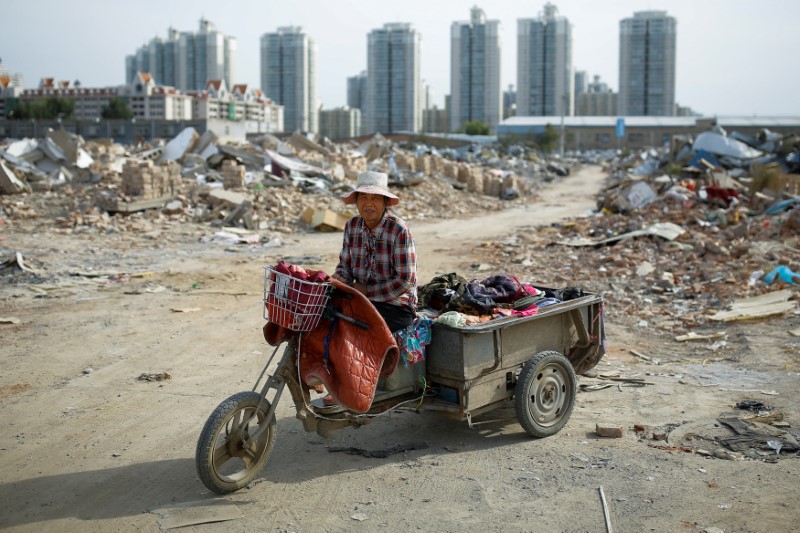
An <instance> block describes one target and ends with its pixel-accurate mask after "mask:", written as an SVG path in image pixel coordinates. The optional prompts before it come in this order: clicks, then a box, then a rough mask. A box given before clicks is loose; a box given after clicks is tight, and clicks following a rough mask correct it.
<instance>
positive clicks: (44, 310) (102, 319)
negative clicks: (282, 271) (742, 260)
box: [0, 167, 800, 532]
mask: <svg viewBox="0 0 800 533" xmlns="http://www.w3.org/2000/svg"><path fill="white" fill-rule="evenodd" d="M602 177H603V176H602V174H601V173H600V171H599V169H596V168H592V167H589V168H586V169H584V170H583V171H582V172H581V173H578V174H576V175H573V176H571V177H568V178H566V179H563V180H561V181H559V182H557V183H555V184H552V185H551V186H550V187H549V188H547V189H545V190H543V191H541V197H542V201H541V202H538V203H536V204H531V205H528V206H525V207H520V208H515V209H512V210H508V211H501V212H498V213H494V214H490V215H488V216H481V217H480V218H475V219H470V220H445V221H441V222H424V223H420V224H416V225H414V226H413V228H412V229H413V232H414V234H415V237H416V241H417V245H418V249H419V257H420V279H421V280H422V281H425V280H427V279H430V277H432V276H433V275H434V274H436V273H439V272H445V271H464V270H467V269H469V268H471V266H470V265H474V264H478V263H480V261H481V259H480V250H479V248H480V244H481V242H483V241H485V240H490V239H495V240H497V239H502V238H503V235H504V233H505V232H506V231H508V230H509V229H510V228H511V227H523V226H529V225H533V224H540V223H551V222H554V221H556V220H558V219H560V218H562V217H568V216H572V215H577V214H580V213H583V212H584V211H586V210H587V209H590V208H592V207H594V205H595V201H594V195H595V193H596V192H597V191H598V190H599V189H600V187H601V181H602ZM34 228H35V226H32V225H29V226H26V225H24V224H23V225H21V226H19V225H18V226H15V227H14V228H7V227H6V228H4V229H2V230H0V231H2V232H3V233H0V237H2V240H0V249H2V250H3V251H4V254H6V253H8V252H9V251H19V252H22V253H23V254H24V255H25V257H28V258H31V259H33V260H35V261H36V262H38V264H41V265H44V267H46V268H47V270H48V271H50V272H53V271H57V272H61V273H63V276H61V277H60V281H59V282H58V283H52V282H50V283H36V282H35V280H34V281H32V282H31V283H28V284H18V283H8V284H6V285H5V286H2V287H0V317H15V318H17V319H18V320H19V323H18V324H2V325H0V335H2V348H0V362H2V365H3V369H4V371H3V373H2V376H1V377H0V412H2V418H0V429H2V431H0V527H1V528H3V529H6V530H9V531H42V530H45V531H76V532H77V531H80V532H87V531H88V532H91V531H160V530H162V526H166V525H169V522H165V521H164V520H166V519H165V516H166V514H165V512H161V513H155V512H151V511H154V510H159V509H164V508H169V507H172V506H178V505H180V504H187V503H190V502H205V503H206V504H207V505H206V507H196V508H195V511H196V512H197V513H202V514H203V516H211V514H210V513H212V511H214V512H216V513H217V515H216V516H218V517H223V516H227V517H232V518H234V519H232V520H230V521H226V522H220V523H208V524H204V525H196V526H191V527H189V528H186V529H184V530H187V529H188V530H190V531H273V530H275V531H376V530H386V531H410V530H420V531H454V532H456V531H481V532H482V531H487V530H489V531H605V519H604V509H603V504H602V500H601V497H600V493H601V490H600V487H602V494H603V496H604V497H605V501H606V508H607V511H608V513H609V518H610V520H611V523H612V524H613V526H614V530H615V531H647V530H653V531H703V530H705V529H706V528H714V527H716V528H719V530H724V531H726V532H729V531H765V532H766V531H791V530H793V529H795V528H796V525H795V524H796V523H797V522H798V518H800V512H799V511H798V510H797V508H796V501H795V500H796V497H795V496H794V495H795V494H796V480H797V479H798V474H800V467H798V461H797V459H791V458H790V459H784V458H781V459H780V460H778V461H776V462H774V463H770V462H765V461H761V460H748V459H745V458H741V457H738V458H735V460H734V459H732V460H725V459H721V458H715V457H713V455H712V456H710V457H709V456H704V455H701V454H698V453H690V452H689V451H686V450H683V449H682V447H681V446H680V445H678V442H682V441H683V439H684V438H690V437H691V438H695V437H692V435H699V437H696V438H699V439H703V438H710V437H711V436H713V435H714V434H715V432H719V431H720V429H719V428H718V427H715V424H716V418H717V417H718V416H719V415H720V413H723V412H726V411H730V410H731V409H732V406H733V405H734V404H735V403H736V402H737V401H739V400H741V399H743V398H746V397H754V398H756V399H760V400H763V401H764V402H768V403H770V404H771V405H773V406H775V407H776V408H777V409H778V410H781V411H782V412H783V413H784V414H785V415H786V418H785V419H786V420H788V421H789V422H791V423H792V425H797V423H798V422H797V420H796V419H797V414H796V413H797V408H796V406H797V404H798V401H797V400H798V397H800V394H798V392H797V391H796V388H797V387H796V384H797V376H798V373H797V371H798V368H797V366H796V363H795V360H796V352H797V348H796V347H794V348H792V350H794V351H790V350H788V351H787V348H786V347H787V346H788V345H790V341H789V340H788V339H787V336H786V333H785V331H786V329H787V327H788V325H789V324H787V322H785V321H783V322H772V323H770V324H768V325H766V326H764V325H760V326H759V325H739V326H736V327H732V328H730V330H731V331H730V333H729V336H728V338H729V339H731V345H734V344H735V348H734V349H733V352H732V354H733V359H729V360H725V361H721V362H719V361H718V362H713V363H710V364H708V363H706V364H704V361H705V360H706V357H705V355H704V354H705V353H706V352H703V351H702V350H698V349H695V348H687V347H686V346H685V345H681V346H676V345H675V343H674V342H671V339H669V338H665V337H664V336H663V335H660V334H657V333H654V332H651V331H649V330H647V329H646V328H637V327H634V326H631V325H630V323H629V322H628V321H624V320H620V321H619V323H614V322H609V323H607V325H606V328H607V330H608V335H609V346H610V352H609V354H608V355H607V356H606V358H605V359H604V360H603V361H602V362H601V364H600V365H599V366H598V368H597V370H599V371H602V372H604V373H609V375H614V374H615V373H616V375H622V374H624V375H629V376H639V377H644V378H646V381H647V382H648V383H650V384H649V385H647V386H639V387H628V386H623V385H626V384H625V383H621V382H620V383H619V384H618V383H616V382H615V383H614V386H613V387H609V388H605V389H601V390H595V391H593V392H581V393H580V394H578V399H577V403H576V408H575V411H574V413H573V415H572V418H571V420H570V422H569V423H568V425H567V426H566V427H565V429H564V430H562V431H561V432H560V433H559V434H558V435H556V436H554V437H551V438H548V439H543V440H532V439H530V438H529V437H527V436H526V434H525V433H524V432H523V430H522V428H521V427H520V426H519V424H518V423H517V422H516V421H515V420H514V419H513V412H512V411H509V412H496V413H493V414H492V416H491V417H490V418H492V419H501V420H497V421H494V422H491V423H488V424H486V425H483V426H479V427H480V429H478V428H476V429H470V428H469V427H468V426H467V425H466V423H463V422H456V421H451V420H447V419H444V418H441V417H437V416H435V415H433V414H423V415H419V414H414V413H409V412H402V413H391V414H389V415H387V416H385V417H381V418H378V419H376V420H375V421H374V422H373V423H372V424H370V425H368V426H366V427H364V428H361V429H358V430H342V431H339V432H335V433H334V434H333V435H332V436H331V437H329V438H328V439H323V438H321V437H319V436H317V435H313V434H307V433H305V432H304V431H303V429H302V426H301V424H300V422H299V421H297V420H296V419H295V418H294V412H293V408H291V407H290V402H289V401H285V402H283V403H281V404H280V405H279V407H278V413H277V416H278V437H277V442H276V445H275V449H274V451H273V454H272V457H271V459H270V461H269V463H268V465H267V467H266V468H265V470H264V472H263V474H262V476H261V477H260V478H259V479H258V482H257V483H255V484H253V485H252V486H251V487H249V488H248V489H245V490H242V491H240V492H237V493H235V494H232V495H230V496H228V497H226V498H224V499H222V500H219V499H218V498H217V497H216V495H214V494H212V493H210V492H208V491H207V490H206V489H205V487H204V486H203V485H202V483H201V482H200V480H199V479H198V476H197V474H196V471H195V464H194V451H195V445H196V442H197V437H198V435H199V432H200V429H201V428H202V425H203V423H204V422H205V419H206V417H207V416H208V414H209V413H210V412H211V411H212V410H213V409H214V407H215V406H216V405H217V404H218V403H219V402H220V401H221V400H223V399H224V398H225V397H227V396H229V395H230V394H233V393H235V392H238V391H243V390H249V389H250V388H251V387H252V384H253V381H254V380H255V378H256V376H257V374H258V372H259V371H260V369H261V365H262V364H263V361H264V360H265V357H266V355H268V353H269V352H270V351H271V348H270V347H269V346H268V345H266V343H265V342H264V341H263V339H262V337H261V335H260V331H261V326H262V324H263V318H262V316H261V297H262V295H261V286H262V270H261V267H262V266H263V265H265V264H272V263H274V262H275V261H276V260H277V259H279V258H282V257H287V256H288V257H300V256H316V259H314V258H313V257H312V258H310V259H308V260H309V261H313V262H317V264H316V265H310V264H308V265H307V266H317V267H323V268H326V269H328V270H331V269H332V268H333V266H334V264H335V260H336V253H337V251H338V247H339V244H340V239H341V236H340V235H339V234H307V235H301V236H298V237H296V239H295V240H290V242H288V243H286V244H285V245H284V246H283V247H279V248H266V249H265V248H262V247H258V248H248V247H238V248H237V247H233V246H230V245H223V244H213V243H212V244H203V243H198V242H197V241H196V240H195V239H194V238H193V237H191V236H190V234H189V233H187V234H186V235H185V236H184V235H181V234H180V233H177V234H176V228H175V227H174V226H165V227H154V228H151V230H150V231H149V232H147V233H145V234H133V233H115V234H106V235H98V234H95V233H89V232H86V233H65V232H62V231H60V230H58V229H52V230H41V229H34ZM167 233H169V238H165V235H166V234H167ZM87 265H91V268H92V269H93V270H92V272H87V269H88V268H89V267H87ZM74 272H81V273H82V274H83V275H82V276H71V275H70V274H71V273H74ZM109 273H121V274H124V275H120V276H118V277H115V278H112V280H109V278H108V277H105V276H101V274H109ZM89 274H91V275H89ZM93 276H94V277H93ZM795 327H796V326H795ZM631 348H634V349H638V350H639V351H646V352H647V353H649V354H651V355H653V354H656V355H658V357H659V358H660V359H661V361H659V363H660V364H655V362H653V361H650V362H647V361H643V360H641V359H638V358H636V357H634V356H633V355H631V353H630V351H629V350H630V349H631ZM792 358H795V359H792ZM733 360H736V361H738V362H736V361H733ZM787 365H788V366H787ZM163 373H168V374H169V375H170V376H171V379H168V380H163V381H151V380H147V379H140V378H142V376H143V375H144V377H150V378H151V379H155V378H156V377H157V376H158V375H159V374H163ZM586 379H587V378H583V377H582V378H581V383H584V382H585V380H586ZM597 422H608V423H613V424H619V425H621V426H623V427H624V428H625V434H624V436H623V438H621V439H601V438H598V437H597V436H596V434H595V433H594V429H595V424H596V423H597ZM635 424H638V425H641V426H643V427H644V428H645V434H646V433H647V432H648V431H652V430H654V429H656V430H657V429H664V430H666V431H667V432H668V434H669V439H668V441H653V440H652V439H649V438H644V439H640V438H638V437H637V435H641V434H642V433H641V432H640V433H638V434H637V432H635V431H634V429H633V428H634V425H635ZM704 442H706V441H704ZM409 443H425V445H427V448H425V449H420V450H416V451H411V452H406V453H404V454H398V455H392V456H389V457H387V458H384V459H375V458H365V457H361V456H353V455H348V454H344V453H331V452H329V451H328V449H329V448H330V447H331V446H343V447H347V446H352V447H357V448H364V449H367V450H379V449H386V448H389V447H391V446H394V445H397V444H409ZM706 448H708V449H709V450H710V451H711V452H713V451H714V450H716V449H717V448H718V446H715V445H714V444H713V442H711V441H707V446H706ZM720 456H721V455H720ZM213 502H219V503H220V504H222V506H220V507H217V508H212V507H209V506H208V505H209V504H211V503H213ZM171 516H172V517H173V519H176V520H177V519H178V518H180V517H186V516H187V515H186V514H185V513H183V514H182V513H180V512H173V514H172V515H171ZM176 517H177V518H176ZM160 519H161V520H162V522H161V524H162V525H161V526H160V525H159V520H160ZM173 523H174V522H173ZM711 531H714V530H713V529H711Z"/></svg>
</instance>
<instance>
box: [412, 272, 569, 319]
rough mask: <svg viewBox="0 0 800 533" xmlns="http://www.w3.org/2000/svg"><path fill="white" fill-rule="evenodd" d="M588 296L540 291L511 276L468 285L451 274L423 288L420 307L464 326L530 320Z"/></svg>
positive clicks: (506, 275) (472, 281) (565, 292)
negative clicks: (507, 319) (505, 318)
mask: <svg viewBox="0 0 800 533" xmlns="http://www.w3.org/2000/svg"><path fill="white" fill-rule="evenodd" d="M584 295H585V293H584V292H583V290H582V289H580V288H578V287H565V288H562V289H538V288H536V287H533V286H532V285H528V284H525V283H522V282H521V281H520V280H519V279H517V278H516V277H515V276H511V275H508V274H495V275H492V276H489V277H487V278H485V279H483V280H477V279H473V280H471V281H467V280H466V279H465V278H464V277H462V276H460V275H458V274H457V273H455V272H451V273H449V274H443V275H440V276H436V277H434V278H433V279H432V280H431V281H430V282H429V283H427V284H425V285H423V286H421V287H420V288H419V305H420V307H421V308H427V309H429V310H433V311H434V313H437V321H438V322H443V323H445V324H449V325H453V326H461V325H465V324H470V323H475V322H485V321H487V320H490V319H492V318H496V317H500V316H510V315H514V316H530V315H533V314H536V312H537V311H538V310H539V309H540V308H542V307H546V306H548V305H553V304H556V303H561V302H563V301H566V300H571V299H573V298H580V297H582V296H584ZM459 315H462V316H459ZM462 320H463V324H462Z"/></svg>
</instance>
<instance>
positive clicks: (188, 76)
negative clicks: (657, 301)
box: [125, 19, 236, 91]
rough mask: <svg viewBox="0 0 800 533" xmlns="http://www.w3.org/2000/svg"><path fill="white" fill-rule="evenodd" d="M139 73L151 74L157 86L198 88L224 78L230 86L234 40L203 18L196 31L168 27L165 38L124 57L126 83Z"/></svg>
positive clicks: (183, 89)
mask: <svg viewBox="0 0 800 533" xmlns="http://www.w3.org/2000/svg"><path fill="white" fill-rule="evenodd" d="M139 72H146V73H148V74H150V75H151V76H152V77H153V79H154V80H155V82H156V83H157V84H159V85H166V86H170V87H175V88H176V89H179V90H181V91H201V90H203V89H204V88H205V87H206V83H207V82H208V80H225V83H226V84H227V85H228V86H229V87H232V86H233V85H234V83H235V78H236V39H235V38H234V37H228V36H226V35H223V34H222V33H221V32H219V31H217V29H216V27H215V26H214V24H213V23H211V22H210V21H208V20H206V19H200V27H199V31H198V32H197V33H191V32H178V31H177V30H175V29H174V28H169V29H168V30H167V38H166V39H161V38H159V37H156V38H154V39H151V40H150V42H149V43H147V44H146V45H144V46H141V47H139V49H138V50H136V53H135V54H133V55H129V56H127V57H126V58H125V83H131V82H132V81H133V80H135V79H136V77H137V76H138V74H139Z"/></svg>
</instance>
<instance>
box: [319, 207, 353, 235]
mask: <svg viewBox="0 0 800 533" xmlns="http://www.w3.org/2000/svg"><path fill="white" fill-rule="evenodd" d="M348 220H350V218H349V217H347V216H345V215H342V214H341V213H337V212H336V211H331V210H330V209H318V210H317V211H315V212H314V216H313V217H312V218H311V227H312V228H314V229H315V230H317V231H344V226H345V224H347V221H348Z"/></svg>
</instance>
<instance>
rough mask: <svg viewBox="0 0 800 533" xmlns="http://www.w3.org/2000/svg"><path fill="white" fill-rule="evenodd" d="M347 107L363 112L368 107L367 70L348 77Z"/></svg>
mask: <svg viewBox="0 0 800 533" xmlns="http://www.w3.org/2000/svg"><path fill="white" fill-rule="evenodd" d="M347 107H350V108H351V109H358V110H360V111H361V112H362V113H363V112H364V111H365V110H366V109H367V72H366V71H363V70H362V71H361V73H360V74H358V75H356V76H350V77H349V78H347Z"/></svg>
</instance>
